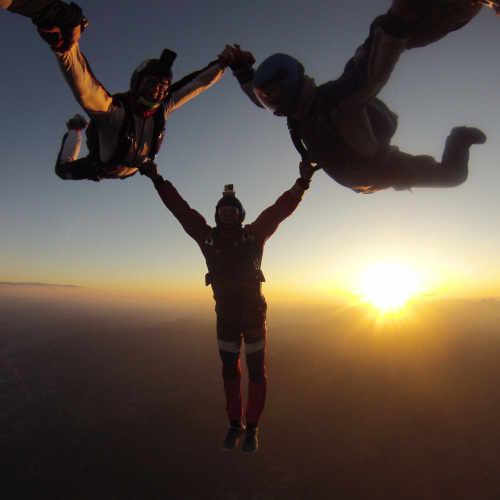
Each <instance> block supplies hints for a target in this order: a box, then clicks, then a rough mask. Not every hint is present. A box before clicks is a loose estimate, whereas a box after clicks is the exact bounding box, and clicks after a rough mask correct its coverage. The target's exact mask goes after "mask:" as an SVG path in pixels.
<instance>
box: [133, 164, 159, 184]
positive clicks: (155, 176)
mask: <svg viewBox="0 0 500 500" xmlns="http://www.w3.org/2000/svg"><path fill="white" fill-rule="evenodd" d="M138 170H139V173H140V174H141V175H145V176H146V177H149V178H150V179H151V180H152V181H153V184H154V185H155V186H156V187H158V186H160V185H161V184H163V183H164V182H165V181H164V179H163V177H162V176H161V175H160V173H159V172H158V165H157V164H156V163H155V162H154V161H152V160H149V161H146V162H144V163H143V164H142V165H141V166H140V167H139V169H138Z"/></svg>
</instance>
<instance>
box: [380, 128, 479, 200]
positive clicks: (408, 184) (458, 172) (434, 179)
mask: <svg viewBox="0 0 500 500" xmlns="http://www.w3.org/2000/svg"><path fill="white" fill-rule="evenodd" d="M471 145H472V143H471V141H470V140H469V138H468V136H464V134H463V133H461V131H460V130H459V128H455V129H454V130H453V131H452V133H451V134H450V135H449V136H448V138H447V139H446V143H445V147H444V151H443V155H442V158H441V162H438V161H436V160H435V158H433V157H432V156H427V155H416V156H413V155H410V154H408V153H403V152H402V151H398V150H396V149H394V150H393V151H391V152H390V153H389V155H388V157H387V163H388V164H389V165H390V167H389V170H390V172H391V177H392V181H391V185H392V187H394V189H396V190H403V189H411V188H413V187H437V188H450V187H457V186H460V185H461V184H463V183H464V182H465V181H466V180H467V177H468V176H469V149H470V147H471Z"/></svg>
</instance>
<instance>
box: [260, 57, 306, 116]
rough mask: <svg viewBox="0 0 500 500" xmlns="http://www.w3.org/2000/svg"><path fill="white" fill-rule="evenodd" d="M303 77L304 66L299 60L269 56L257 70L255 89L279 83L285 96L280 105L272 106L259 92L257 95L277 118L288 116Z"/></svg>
mask: <svg viewBox="0 0 500 500" xmlns="http://www.w3.org/2000/svg"><path fill="white" fill-rule="evenodd" d="M303 77H304V66H303V65H302V64H301V63H300V62H299V61H297V59H295V58H294V57H292V56H289V55H288V54H280V53H278V54H273V55H272V56H269V57H268V58H267V59H265V60H264V61H263V62H262V63H261V64H260V66H259V67H258V68H257V71H256V72H255V75H254V78H253V87H254V89H257V88H259V87H260V86H261V85H263V84H264V83H266V82H269V81H274V82H277V83H278V84H279V85H280V86H281V88H282V90H283V96H282V98H281V101H280V102H279V103H278V104H275V105H270V103H268V102H266V100H265V99H262V98H261V96H259V94H258V93H257V92H256V93H255V94H256V96H257V98H258V99H259V100H260V101H261V103H262V104H263V105H264V107H265V108H266V109H268V110H269V111H271V113H273V114H274V115H276V116H288V113H290V110H291V108H292V106H293V104H294V102H295V99H296V97H297V94H298V91H299V88H300V84H301V82H302V79H303Z"/></svg>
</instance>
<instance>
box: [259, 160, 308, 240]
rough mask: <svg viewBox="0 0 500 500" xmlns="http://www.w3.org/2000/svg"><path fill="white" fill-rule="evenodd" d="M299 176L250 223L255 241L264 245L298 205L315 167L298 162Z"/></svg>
mask: <svg viewBox="0 0 500 500" xmlns="http://www.w3.org/2000/svg"><path fill="white" fill-rule="evenodd" d="M299 172H300V177H299V178H298V179H297V180H296V181H295V183H294V185H293V186H292V187H291V189H289V190H288V191H285V192H284V193H283V194H282V195H281V196H280V197H279V198H278V199H277V200H276V202H275V203H274V205H271V206H270V207H269V208H266V209H265V210H264V211H263V212H262V213H261V214H260V215H259V216H258V217H257V219H256V220H255V221H254V222H253V223H252V224H251V225H250V226H251V228H252V233H253V234H254V237H255V240H256V241H257V243H259V244H261V245H264V243H265V242H266V240H267V239H268V238H269V237H270V236H271V235H272V234H273V233H274V232H275V231H276V229H278V226H279V225H280V224H281V223H282V222H283V221H284V220H285V219H286V218H287V217H289V216H290V215H292V213H293V212H294V211H295V209H296V208H297V207H298V205H299V203H300V202H301V200H302V198H303V197H304V194H305V192H306V191H307V190H308V189H309V185H310V184H311V180H312V177H313V175H314V172H315V168H314V167H313V166H312V165H311V164H310V163H307V162H300V165H299Z"/></svg>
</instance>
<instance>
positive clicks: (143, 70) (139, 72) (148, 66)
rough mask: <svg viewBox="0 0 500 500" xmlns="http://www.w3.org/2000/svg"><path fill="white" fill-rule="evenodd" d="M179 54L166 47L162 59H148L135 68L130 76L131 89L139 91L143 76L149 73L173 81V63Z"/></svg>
mask: <svg viewBox="0 0 500 500" xmlns="http://www.w3.org/2000/svg"><path fill="white" fill-rule="evenodd" d="M176 57H177V54H176V53H175V52H172V51H171V50H169V49H164V50H163V52H162V53H161V56H160V59H146V60H145V61H142V62H141V64H139V66H137V68H135V70H134V72H133V73H132V76H131V78H130V91H131V92H132V93H135V92H137V87H138V86H139V83H140V81H141V80H142V77H143V76H145V75H148V74H154V75H161V76H164V77H165V78H167V79H168V81H169V82H171V81H172V64H173V63H174V61H175V58H176Z"/></svg>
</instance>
